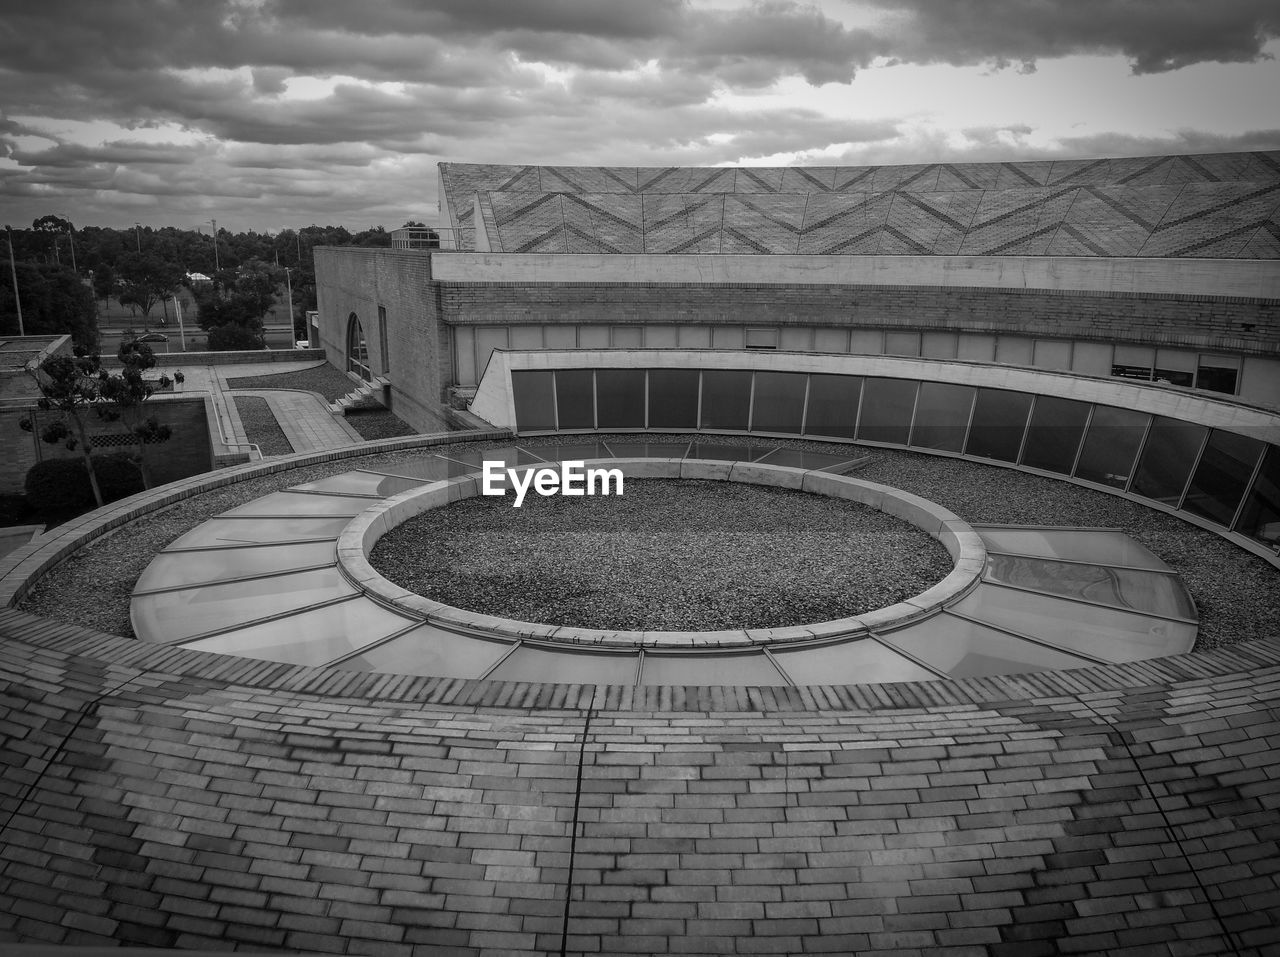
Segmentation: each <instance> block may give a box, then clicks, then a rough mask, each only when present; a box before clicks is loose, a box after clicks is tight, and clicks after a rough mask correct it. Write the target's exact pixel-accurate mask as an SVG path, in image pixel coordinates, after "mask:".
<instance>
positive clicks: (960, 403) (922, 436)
mask: <svg viewBox="0 0 1280 957" xmlns="http://www.w3.org/2000/svg"><path fill="white" fill-rule="evenodd" d="M973 392H974V390H973V387H972V386H967V385H951V384H949V383H946V382H924V383H921V385H920V398H919V399H917V400H916V418H915V429H914V431H913V432H912V433H911V444H912V445H915V446H919V447H921V448H926V449H940V450H942V451H944V452H959V451H960V450H961V449H963V448H964V437H965V432H966V431H968V428H969V411H970V410H971V409H972V408H973Z"/></svg>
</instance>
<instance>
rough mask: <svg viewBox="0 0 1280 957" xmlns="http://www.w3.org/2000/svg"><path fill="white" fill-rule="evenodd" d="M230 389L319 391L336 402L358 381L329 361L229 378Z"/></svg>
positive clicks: (328, 400)
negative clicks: (300, 367)
mask: <svg viewBox="0 0 1280 957" xmlns="http://www.w3.org/2000/svg"><path fill="white" fill-rule="evenodd" d="M227 387H228V388H230V389H301V390H302V391H303V392H319V393H320V394H321V395H322V396H324V397H325V401H327V402H336V401H337V400H338V399H341V398H342V397H343V396H344V395H346V394H347V393H348V392H351V391H352V390H353V389H355V388H356V383H355V382H354V381H353V380H352V379H351V378H350V377H349V376H348V375H347V374H346V373H345V372H339V371H338V370H337V369H335V368H334V367H333V366H331V365H329V363H327V362H322V363H320V364H319V365H317V366H314V367H312V368H310V369H303V370H301V371H299V372H280V373H277V374H275V375H246V376H240V377H239V378H235V379H232V378H230V377H228V378H227Z"/></svg>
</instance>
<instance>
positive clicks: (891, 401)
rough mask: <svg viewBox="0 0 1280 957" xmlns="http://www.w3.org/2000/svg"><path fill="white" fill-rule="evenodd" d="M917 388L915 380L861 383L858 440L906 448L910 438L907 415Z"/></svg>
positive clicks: (917, 384) (868, 380)
mask: <svg viewBox="0 0 1280 957" xmlns="http://www.w3.org/2000/svg"><path fill="white" fill-rule="evenodd" d="M919 385H920V383H918V382H917V381H916V380H915V379H877V378H868V379H866V380H864V382H863V386H862V413H861V415H860V416H859V419H858V438H860V439H866V440H867V441H869V442H892V443H894V444H895V445H906V444H907V436H908V435H910V434H911V413H912V410H914V409H915V405H916V388H917V387H918V386H919Z"/></svg>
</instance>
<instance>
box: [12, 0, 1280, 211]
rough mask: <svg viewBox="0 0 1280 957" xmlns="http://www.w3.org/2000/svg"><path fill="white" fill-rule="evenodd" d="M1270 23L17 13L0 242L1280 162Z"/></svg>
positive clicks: (1271, 12)
mask: <svg viewBox="0 0 1280 957" xmlns="http://www.w3.org/2000/svg"><path fill="white" fill-rule="evenodd" d="M1278 38H1280V3H1277V2H1276V0H816V2H797V0H189V2H184V0H168V2H165V0H0V209H2V210H3V212H2V213H0V219H3V221H4V222H8V223H12V224H13V225H28V226H29V225H30V223H31V220H32V219H34V218H36V217H38V216H41V215H44V214H46V213H56V214H59V215H62V216H65V217H67V218H68V219H70V220H72V221H73V222H74V223H75V224H76V225H77V226H81V225H103V226H132V225H133V223H134V222H135V221H140V222H142V223H143V224H144V225H156V226H159V225H173V226H179V227H184V228H195V227H196V226H197V225H199V224H201V223H202V222H207V221H208V220H209V219H212V218H216V219H217V220H218V223H219V225H220V226H225V227H227V228H229V229H232V230H233V231H240V230H247V229H256V230H259V231H263V230H265V231H271V232H274V231H276V230H279V229H281V228H284V227H296V226H306V225H310V224H312V223H317V224H321V225H325V224H333V225H343V226H347V227H348V228H350V229H352V230H359V229H364V228H368V227H370V226H374V225H383V226H386V227H388V228H393V227H396V226H399V225H400V224H402V223H403V222H405V221H406V220H408V219H417V220H423V221H426V222H437V221H438V220H437V216H438V214H437V205H436V173H435V166H436V163H438V162H441V161H449V162H480V163H512V164H525V163H534V164H549V165H550V164H565V165H618V166H636V165H642V166H668V165H684V166H699V165H702V166H715V165H757V166H758V165H774V166H782V165H792V164H800V163H806V164H839V165H857V164H863V163H920V162H934V161H938V160H951V161H960V160H969V161H977V160H990V159H1044V158H1057V157H1092V156H1133V155H1146V154H1158V153H1166V152H1182V153H1195V152H1200V153H1203V152H1212V151H1218V150H1236V149H1277V148H1280V96H1278V95H1277V93H1278V92H1280V62H1278V61H1277V60H1276V54H1277V53H1280V39H1278Z"/></svg>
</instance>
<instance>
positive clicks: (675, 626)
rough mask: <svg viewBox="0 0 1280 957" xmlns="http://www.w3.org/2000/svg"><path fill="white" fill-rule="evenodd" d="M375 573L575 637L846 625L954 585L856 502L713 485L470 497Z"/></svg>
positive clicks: (402, 541)
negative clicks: (593, 631) (943, 583)
mask: <svg viewBox="0 0 1280 957" xmlns="http://www.w3.org/2000/svg"><path fill="white" fill-rule="evenodd" d="M371 563H372V564H373V566H374V568H376V569H377V570H378V571H380V572H381V573H382V574H383V575H385V576H386V577H387V578H388V579H390V580H391V581H393V582H395V583H396V584H398V585H401V586H403V587H404V588H408V589H410V590H411V591H414V592H417V593H418V594H420V595H423V596H425V597H427V598H432V599H435V600H436V601H442V602H445V603H446V604H449V605H453V606H455V607H459V608H465V609H468V610H471V611H483V612H488V613H489V614H492V615H498V616H500V617H503V618H514V619H518V620H520V621H535V622H541V623H544V624H551V625H574V626H577V627H581V628H603V629H627V630H635V631H714V630H718V629H727V628H778V627H782V626H785V625H795V624H803V623H806V622H815V621H827V620H830V619H833V618H847V617H850V616H853V615H858V614H861V613H862V612H866V611H871V610H873V609H876V608H883V607H884V606H886V605H892V604H894V603H895V602H899V601H902V600H903V599H905V598H909V597H911V596H912V595H917V594H919V593H920V592H922V591H924V590H925V589H926V588H928V587H930V586H931V585H934V584H936V583H937V582H938V581H940V580H941V579H942V578H944V577H945V576H946V575H947V573H948V572H950V571H951V568H952V562H951V558H950V556H949V555H948V554H947V551H946V549H945V548H943V547H942V545H941V544H940V543H939V542H937V541H935V540H934V539H933V538H931V537H930V536H929V535H927V534H926V533H924V532H922V531H920V530H919V529H918V528H916V527H915V526H913V525H910V524H909V523H907V522H904V521H902V520H901V519H897V518H894V517H892V516H890V515H886V514H885V513H883V512H880V511H877V510H875V509H871V508H867V507H866V506H864V505H859V504H857V503H854V502H844V501H840V500H836V499H829V498H826V497H823V496H817V495H809V494H806V493H804V492H795V491H791V490H788V489H774V488H766V487H761V486H751V485H739V484H736V483H726V482H712V481H661V480H649V481H632V482H629V483H628V484H627V486H626V492H625V494H624V495H622V496H610V497H604V496H593V497H584V498H564V497H560V496H555V497H550V498H542V497H540V496H531V497H529V498H526V499H525V501H524V504H523V505H522V506H521V507H520V508H518V509H516V508H512V506H511V500H510V499H509V498H501V499H496V498H473V499H467V500H464V501H462V502H458V503H456V504H454V505H450V506H448V507H446V508H439V509H432V510H431V511H429V512H424V513H423V514H422V515H420V516H418V517H417V518H415V519H413V520H411V521H408V522H405V523H404V524H403V525H400V526H399V527H397V528H395V529H393V530H392V531H391V532H389V533H388V534H386V535H384V536H383V537H382V539H381V540H380V541H379V542H378V544H377V546H376V547H375V548H374V551H373V555H372V556H371Z"/></svg>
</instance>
